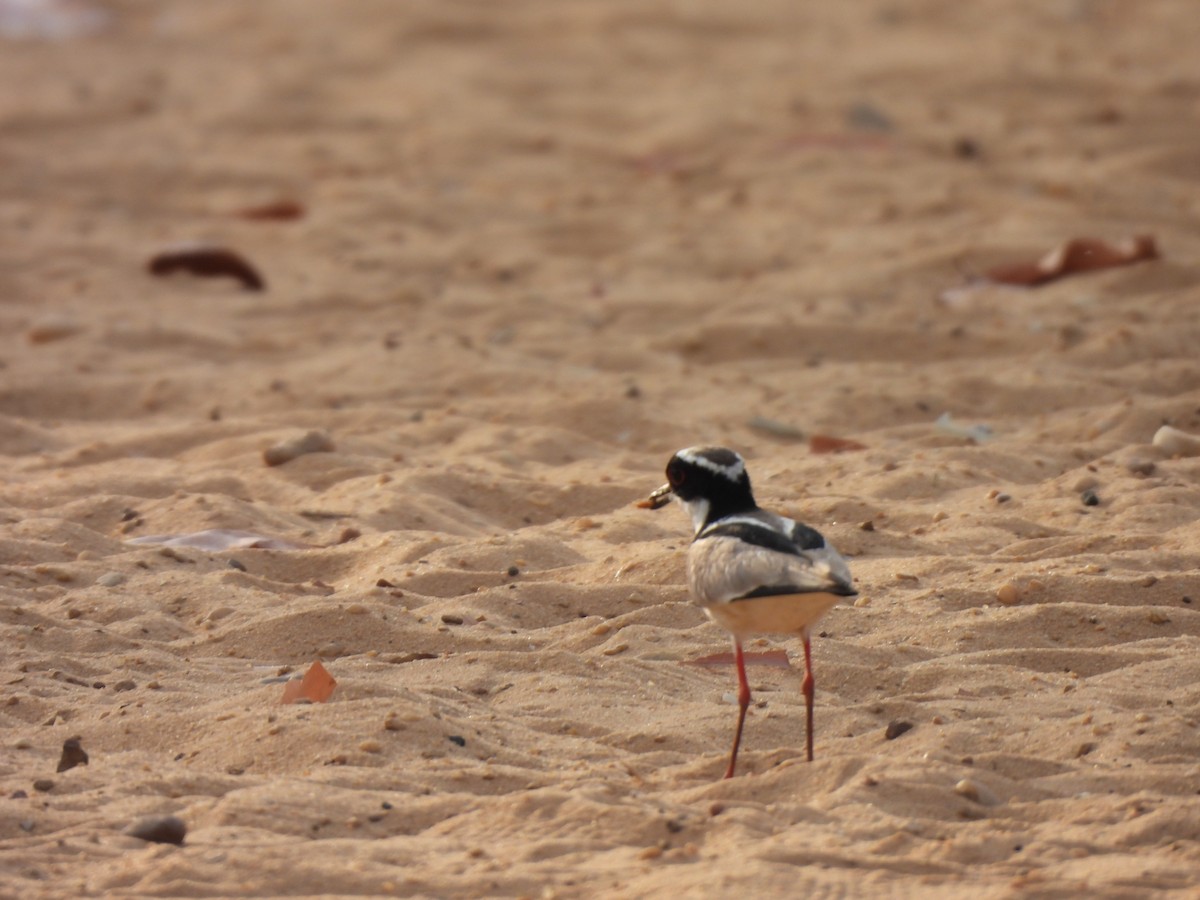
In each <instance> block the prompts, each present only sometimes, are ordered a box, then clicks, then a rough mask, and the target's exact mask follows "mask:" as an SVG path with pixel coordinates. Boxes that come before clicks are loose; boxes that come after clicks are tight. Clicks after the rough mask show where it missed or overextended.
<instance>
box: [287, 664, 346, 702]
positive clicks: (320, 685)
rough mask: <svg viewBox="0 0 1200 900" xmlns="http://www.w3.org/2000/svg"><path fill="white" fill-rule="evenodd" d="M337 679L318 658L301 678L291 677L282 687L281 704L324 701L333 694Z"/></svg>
mask: <svg viewBox="0 0 1200 900" xmlns="http://www.w3.org/2000/svg"><path fill="white" fill-rule="evenodd" d="M335 687H337V680H336V679H334V677H333V676H332V675H330V674H329V672H328V671H327V670H326V669H325V667H324V666H323V665H321V662H320V660H317V661H316V662H314V663H313V664H312V665H311V666H309V667H308V671H307V672H305V673H304V677H303V678H301V679H298V680H297V679H292V680H291V681H289V682H288V683H287V684H286V685H284V687H283V697H281V698H280V700H279V702H280V703H281V704H285V703H299V702H300V701H302V700H307V701H309V702H310V703H324V702H325V701H326V700H328V699H329V698H330V697H331V696H332V695H333V689H334V688H335Z"/></svg>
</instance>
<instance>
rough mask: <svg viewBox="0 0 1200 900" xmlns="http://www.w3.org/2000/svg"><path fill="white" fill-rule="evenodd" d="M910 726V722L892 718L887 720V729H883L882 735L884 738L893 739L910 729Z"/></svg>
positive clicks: (911, 725)
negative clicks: (889, 720)
mask: <svg viewBox="0 0 1200 900" xmlns="http://www.w3.org/2000/svg"><path fill="white" fill-rule="evenodd" d="M912 727H913V723H912V722H902V721H900V720H898V719H897V720H893V721H891V722H888V726H887V730H886V731H884V733H883V737H884V739H885V740H889V741H894V740H895V739H896V738H898V737H900V735H902V734H904V733H905V732H906V731H911V730H912Z"/></svg>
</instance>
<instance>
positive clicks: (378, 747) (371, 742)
mask: <svg viewBox="0 0 1200 900" xmlns="http://www.w3.org/2000/svg"><path fill="white" fill-rule="evenodd" d="M358 749H359V750H361V751H362V752H363V753H382V752H383V744H381V743H379V741H377V740H375V739H374V738H367V739H366V740H365V741H363V742H362V743H361V744H359V745H358Z"/></svg>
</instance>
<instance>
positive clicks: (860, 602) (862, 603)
mask: <svg viewBox="0 0 1200 900" xmlns="http://www.w3.org/2000/svg"><path fill="white" fill-rule="evenodd" d="M870 605H871V598H870V597H868V596H867V595H866V594H859V595H858V599H856V600H855V601H854V606H855V608H856V609H863V608H865V607H867V606H870Z"/></svg>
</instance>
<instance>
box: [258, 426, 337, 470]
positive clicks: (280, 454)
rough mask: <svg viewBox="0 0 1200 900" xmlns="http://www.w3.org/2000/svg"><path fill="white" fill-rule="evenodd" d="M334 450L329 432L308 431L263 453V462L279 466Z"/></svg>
mask: <svg viewBox="0 0 1200 900" xmlns="http://www.w3.org/2000/svg"><path fill="white" fill-rule="evenodd" d="M333 449H334V444H333V438H331V437H330V436H329V434H328V432H325V431H315V430H314V431H308V432H305V433H304V434H302V435H300V436H298V437H294V438H288V439H287V440H285V441H280V442H279V443H277V444H273V445H271V446H270V447H268V448H267V449H266V450H264V451H263V462H265V463H266V464H267V465H268V466H279V465H283V464H284V463H285V462H290V461H291V460H293V459H296V458H297V457H299V456H305V455H306V454H309V453H331V452H333Z"/></svg>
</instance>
